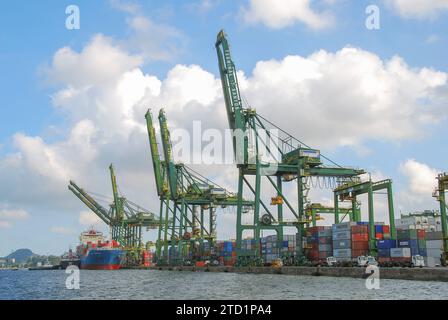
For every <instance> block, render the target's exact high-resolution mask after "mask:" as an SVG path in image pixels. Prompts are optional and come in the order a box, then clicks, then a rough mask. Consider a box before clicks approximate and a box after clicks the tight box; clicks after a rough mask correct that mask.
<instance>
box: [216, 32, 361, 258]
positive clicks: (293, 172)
mask: <svg viewBox="0 0 448 320" xmlns="http://www.w3.org/2000/svg"><path fill="white" fill-rule="evenodd" d="M215 47H216V51H217V56H218V64H219V72H220V75H221V83H222V88H223V93H224V100H225V106H226V111H227V118H228V122H229V127H230V129H231V130H232V132H233V149H234V154H235V159H236V162H237V168H238V170H239V178H238V200H239V201H238V206H237V226H236V241H237V244H236V246H237V264H238V265H248V264H260V263H261V259H260V250H259V249H260V248H259V239H260V232H261V230H266V229H267V230H275V232H276V233H277V236H278V237H277V238H278V240H279V244H280V241H282V240H283V239H282V238H283V229H284V228H285V227H290V226H294V227H296V228H297V234H298V236H297V239H298V241H297V249H296V257H294V259H295V260H296V262H295V263H300V261H302V260H303V245H302V235H303V231H304V225H306V224H307V223H308V221H307V219H306V218H305V213H306V210H305V206H306V205H307V204H308V203H309V200H308V192H309V188H310V187H309V186H308V185H307V181H308V180H309V179H312V178H315V179H326V178H329V179H334V181H336V180H337V182H338V183H341V182H345V181H358V180H359V177H358V176H359V175H360V174H363V173H365V171H364V170H359V169H353V168H346V167H341V166H338V165H336V166H327V165H324V164H323V163H322V161H321V158H323V156H322V157H321V154H320V151H319V150H315V149H311V148H310V147H308V146H306V145H305V144H304V143H302V142H301V141H300V140H298V139H296V138H295V137H293V136H292V135H290V134H288V133H287V132H285V131H284V130H282V129H281V128H279V127H278V126H275V125H274V124H273V123H272V122H270V121H269V120H267V119H265V118H264V117H262V116H261V115H259V114H257V112H256V111H255V110H254V109H251V108H243V106H242V99H241V95H240V89H239V85H238V78H237V71H236V68H235V64H234V62H233V61H232V57H231V53H230V48H229V43H228V40H227V38H226V35H225V33H224V31H220V32H219V33H218V36H217V40H216V44H215ZM269 128H273V129H275V130H276V131H278V132H280V133H281V135H282V136H280V134H279V135H278V136H275V135H274V133H272V132H271V131H269V130H268V129H269ZM262 148H263V149H262ZM261 151H264V153H262V152H261ZM263 155H265V156H263ZM266 155H267V156H268V158H271V159H268V160H266ZM327 160H328V159H327ZM333 164H335V163H334V162H333ZM248 176H254V177H255V184H254V186H253V185H252V184H251V183H250V182H249V180H248V179H247V177H248ZM262 180H264V181H266V180H267V181H268V182H269V184H270V185H271V186H272V187H273V189H274V190H275V192H276V196H275V197H272V199H271V205H274V206H276V208H277V210H276V211H277V212H276V215H275V216H274V214H273V213H272V212H271V210H269V208H268V206H267V205H266V203H265V202H264V201H263V200H262V197H261V185H262ZM294 180H295V182H296V188H295V189H296V192H297V193H296V199H294V202H297V206H293V203H294V202H293V200H292V199H291V200H288V198H287V196H286V194H285V193H284V192H283V183H284V182H291V181H294ZM244 186H247V187H248V188H249V189H250V191H251V192H252V193H253V195H254V197H255V203H254V219H253V223H251V224H243V223H242V212H243V204H242V199H243V193H244ZM285 204H286V206H287V208H288V209H289V211H290V212H291V213H292V214H293V216H294V219H293V221H286V220H285V219H284V212H283V209H284V205H285ZM261 208H263V209H264V210H265V211H266V213H264V214H263V215H261ZM245 230H251V231H253V234H254V238H255V243H256V248H255V250H243V249H242V237H243V232H244V231H245Z"/></svg>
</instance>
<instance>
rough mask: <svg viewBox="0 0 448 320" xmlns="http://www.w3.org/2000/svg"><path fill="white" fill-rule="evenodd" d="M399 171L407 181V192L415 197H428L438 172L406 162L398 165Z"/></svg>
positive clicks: (421, 165) (411, 160)
mask: <svg viewBox="0 0 448 320" xmlns="http://www.w3.org/2000/svg"><path fill="white" fill-rule="evenodd" d="M400 171H401V173H402V174H404V175H405V176H406V177H407V178H408V180H409V190H410V191H411V192H412V193H414V194H415V195H417V196H424V197H430V196H431V194H432V192H433V191H434V188H435V187H436V176H437V173H438V171H437V170H436V169H433V168H431V167H430V166H428V165H427V164H424V163H421V162H418V161H415V160H414V159H409V160H406V161H405V162H404V163H402V164H401V165H400Z"/></svg>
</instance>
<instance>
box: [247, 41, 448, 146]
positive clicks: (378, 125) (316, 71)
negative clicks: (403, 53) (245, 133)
mask: <svg viewBox="0 0 448 320" xmlns="http://www.w3.org/2000/svg"><path fill="white" fill-rule="evenodd" d="M447 78H448V77H447V74H446V73H444V72H438V71H435V70H432V69H427V68H422V69H415V68H410V67H409V66H408V65H407V64H406V63H405V62H404V60H403V59H402V58H400V57H398V56H396V57H393V58H392V59H390V60H388V61H383V60H381V59H380V58H379V57H378V56H377V55H375V54H373V53H370V52H368V51H364V50H362V49H358V48H350V47H346V48H343V49H341V50H339V51H337V52H335V53H330V52H327V51H324V50H320V51H318V52H316V53H314V54H312V55H310V56H308V57H306V58H305V57H300V56H287V57H285V58H284V59H282V60H280V61H279V60H270V61H261V62H258V63H257V64H256V67H255V69H254V71H253V74H252V76H251V77H248V78H245V77H240V79H241V80H242V81H241V82H242V89H241V90H242V93H243V95H244V96H245V97H246V98H247V100H248V101H249V103H250V105H251V106H252V107H254V108H256V109H257V110H258V111H259V112H260V113H261V114H262V115H267V116H268V117H269V118H270V119H271V121H273V122H274V123H276V124H281V125H282V127H283V129H285V130H287V131H289V132H291V133H293V134H294V135H295V136H297V137H299V138H301V139H302V140H303V141H305V142H307V143H308V144H311V145H315V146H320V147H322V148H329V147H332V146H333V147H337V146H344V145H346V146H357V145H362V142H363V141H364V140H366V139H382V140H389V141H399V140H403V139H409V138H416V137H418V136H419V135H421V134H422V130H421V128H422V126H424V125H425V124H428V123H436V122H437V121H438V120H440V119H443V118H444V117H446V116H447V113H446V111H445V109H444V107H443V103H441V101H445V102H444V103H446V102H448V95H447V94H446V93H444V92H443V90H446V88H447V83H448V82H447ZM442 89H443V90H442ZM293 119H294V120H293Z"/></svg>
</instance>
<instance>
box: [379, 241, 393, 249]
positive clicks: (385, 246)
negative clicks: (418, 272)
mask: <svg viewBox="0 0 448 320" xmlns="http://www.w3.org/2000/svg"><path fill="white" fill-rule="evenodd" d="M377 247H378V249H390V248H396V247H397V242H396V241H395V240H378V241H377Z"/></svg>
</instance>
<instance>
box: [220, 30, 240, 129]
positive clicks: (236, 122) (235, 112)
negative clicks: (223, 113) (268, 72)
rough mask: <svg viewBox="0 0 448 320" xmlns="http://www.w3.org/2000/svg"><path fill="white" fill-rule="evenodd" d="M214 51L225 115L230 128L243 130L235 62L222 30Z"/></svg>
mask: <svg viewBox="0 0 448 320" xmlns="http://www.w3.org/2000/svg"><path fill="white" fill-rule="evenodd" d="M215 47H216V51H217V54H218V62H219V73H220V75H221V82H222V87H223V89H224V90H223V92H224V99H225V104H226V108H227V116H228V120H229V127H230V129H232V130H234V129H241V130H244V129H245V126H244V120H243V118H244V115H243V106H242V103H241V95H240V89H239V85H238V77H237V73H236V69H235V64H234V63H233V61H232V56H231V54H230V46H229V42H228V41H227V38H226V35H225V33H224V30H221V31H220V32H219V33H218V36H217V39H216V44H215Z"/></svg>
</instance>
